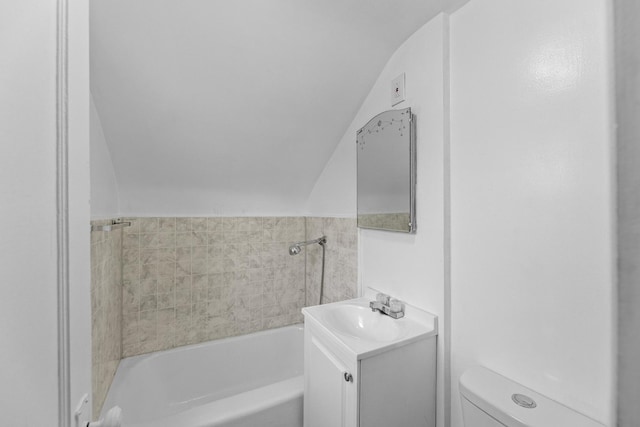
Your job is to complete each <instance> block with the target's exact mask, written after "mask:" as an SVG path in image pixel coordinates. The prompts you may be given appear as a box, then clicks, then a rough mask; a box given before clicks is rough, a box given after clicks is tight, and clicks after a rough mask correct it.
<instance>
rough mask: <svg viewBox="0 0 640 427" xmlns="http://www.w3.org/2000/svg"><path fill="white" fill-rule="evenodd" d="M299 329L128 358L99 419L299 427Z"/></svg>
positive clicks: (144, 424) (148, 425) (160, 425)
mask: <svg viewBox="0 0 640 427" xmlns="http://www.w3.org/2000/svg"><path fill="white" fill-rule="evenodd" d="M303 347H304V344H303V327H302V326H301V325H295V326H287V327H284V328H279V329H272V330H268V331H263V332H257V333H254V334H250V335H243V336H239V337H233V338H225V339H222V340H217V341H211V342H207V343H202V344H195V345H191V346H187V347H180V348H176V349H172V350H166V351H161V352H157V353H151V354H144V355H141V356H135V357H129V358H126V359H123V360H122V361H121V362H120V366H119V367H118V371H117V372H116V375H115V377H114V379H113V383H112V385H111V388H110V389H109V392H108V394H107V398H106V401H105V403H104V406H103V409H102V415H103V416H104V414H105V413H106V411H107V410H108V409H109V408H111V407H112V406H115V405H118V406H120V407H121V408H122V416H123V427H223V426H224V427H255V426H265V427H301V426H302V393H303V388H304V386H303Z"/></svg>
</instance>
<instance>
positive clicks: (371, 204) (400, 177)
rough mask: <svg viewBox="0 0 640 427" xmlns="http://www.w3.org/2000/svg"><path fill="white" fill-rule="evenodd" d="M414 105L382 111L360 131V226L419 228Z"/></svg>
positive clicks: (389, 228)
mask: <svg viewBox="0 0 640 427" xmlns="http://www.w3.org/2000/svg"><path fill="white" fill-rule="evenodd" d="M414 124H415V120H413V116H412V114H411V108H405V109H402V110H390V111H385V112H384V113H381V114H378V115H377V116H375V117H374V118H373V119H371V120H370V121H369V122H368V123H367V124H366V125H365V126H364V127H362V129H360V130H359V131H358V133H357V150H358V227H360V228H372V229H378V230H387V231H400V232H405V233H410V232H413V231H415V201H414V200H415V198H414V186H415V168H414V162H415V156H414V153H415V142H414V136H415V132H414Z"/></svg>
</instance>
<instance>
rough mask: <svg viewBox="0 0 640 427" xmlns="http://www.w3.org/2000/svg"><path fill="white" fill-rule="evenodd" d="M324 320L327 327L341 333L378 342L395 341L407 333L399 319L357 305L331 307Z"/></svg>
mask: <svg viewBox="0 0 640 427" xmlns="http://www.w3.org/2000/svg"><path fill="white" fill-rule="evenodd" d="M324 319H325V321H326V324H327V326H329V327H330V328H332V329H334V330H336V331H337V332H339V333H342V334H345V335H349V336H351V337H353V338H359V339H366V340H371V341H377V342H389V341H395V340H398V339H400V338H402V337H403V336H404V335H406V332H407V331H406V328H402V327H401V326H400V323H399V322H398V320H397V319H393V318H391V317H389V316H386V315H384V314H382V313H379V312H374V311H372V310H371V309H370V308H368V307H363V306H362V305H356V304H343V305H338V306H335V307H331V308H329V310H328V311H327V313H326V314H325V316H324Z"/></svg>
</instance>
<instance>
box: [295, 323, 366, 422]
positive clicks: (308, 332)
mask: <svg viewBox="0 0 640 427" xmlns="http://www.w3.org/2000/svg"><path fill="white" fill-rule="evenodd" d="M305 326H306V329H305V335H304V366H305V370H304V426H305V427H324V426H335V427H352V426H357V425H358V418H357V411H356V408H357V402H358V378H359V377H358V364H357V363H356V360H355V359H354V358H352V357H350V356H349V355H348V354H347V353H346V352H345V351H344V349H343V348H340V346H339V345H338V344H337V343H335V342H333V341H332V340H331V339H329V338H328V337H327V336H326V335H325V334H323V333H322V332H321V331H319V330H318V329H317V326H312V325H305Z"/></svg>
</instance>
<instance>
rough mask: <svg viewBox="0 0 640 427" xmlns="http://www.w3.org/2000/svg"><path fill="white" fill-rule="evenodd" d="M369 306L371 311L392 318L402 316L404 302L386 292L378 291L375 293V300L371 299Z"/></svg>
mask: <svg viewBox="0 0 640 427" xmlns="http://www.w3.org/2000/svg"><path fill="white" fill-rule="evenodd" d="M369 307H371V310H372V311H377V312H379V313H382V314H386V315H387V316H390V317H393V318H394V319H399V318H401V317H404V303H403V302H401V301H398V300H397V299H394V298H391V297H390V296H389V295H387V294H383V293H379V294H378V295H376V300H375V301H371V302H370V303H369Z"/></svg>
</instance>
